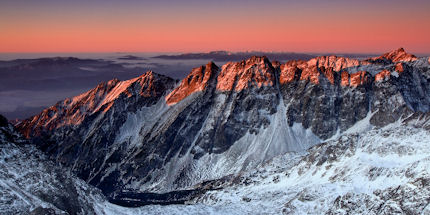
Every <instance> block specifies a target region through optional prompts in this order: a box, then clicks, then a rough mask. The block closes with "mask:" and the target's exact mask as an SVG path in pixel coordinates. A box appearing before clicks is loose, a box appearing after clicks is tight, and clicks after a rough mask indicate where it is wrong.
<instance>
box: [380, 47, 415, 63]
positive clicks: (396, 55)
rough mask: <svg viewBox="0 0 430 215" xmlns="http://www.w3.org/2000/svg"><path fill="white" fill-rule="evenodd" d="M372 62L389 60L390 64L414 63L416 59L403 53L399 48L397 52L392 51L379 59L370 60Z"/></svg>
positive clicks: (403, 50)
mask: <svg viewBox="0 0 430 215" xmlns="http://www.w3.org/2000/svg"><path fill="white" fill-rule="evenodd" d="M372 59H373V60H389V61H392V62H399V61H406V62H409V61H415V60H417V57H416V56H415V55H413V54H409V53H407V52H406V51H405V49H403V48H399V49H397V50H393V51H391V52H387V53H385V54H383V55H381V56H379V57H376V58H372Z"/></svg>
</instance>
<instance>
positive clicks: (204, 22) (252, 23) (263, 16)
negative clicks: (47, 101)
mask: <svg viewBox="0 0 430 215" xmlns="http://www.w3.org/2000/svg"><path fill="white" fill-rule="evenodd" d="M14 2H16V1H10V2H8V1H5V2H4V3H1V4H3V5H2V6H0V52H114V51H126V52H198V51H211V50H230V51H244V50H261V51H295V52H367V53H370V52H375V53H380V52H385V51H389V50H392V49H395V48H398V47H404V48H406V50H407V51H408V52H412V53H429V52H430V24H429V23H430V12H429V11H430V3H429V1H421V0H414V1H396V0H393V1H384V0H374V1H363V2H361V3H350V2H348V1H339V0H333V1H302V2H305V3H302V2H294V1H291V0H290V1H279V0H271V1H252V0H251V1H238V2H239V3H234V4H232V3H229V2H228V1H220V2H218V3H214V2H209V1H208V2H206V1H201V2H199V1H193V0H188V1H184V2H182V4H177V3H168V2H165V1H161V3H157V4H156V3H145V2H144V1H143V2H142V1H117V2H115V1H95V2H98V3H99V4H101V5H98V4H95V3H94V2H93V3H92V4H88V5H86V4H87V3H85V1H82V2H80V4H79V3H64V2H63V1H52V0H51V1H48V0H46V1H41V2H42V3H40V4H36V3H33V4H32V3H28V4H19V3H14ZM58 2H61V3H58ZM78 2H79V1H78ZM103 2H107V3H103ZM121 2H123V3H121Z"/></svg>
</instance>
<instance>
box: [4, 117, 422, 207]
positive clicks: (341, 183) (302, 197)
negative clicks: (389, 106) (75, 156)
mask: <svg viewBox="0 0 430 215" xmlns="http://www.w3.org/2000/svg"><path fill="white" fill-rule="evenodd" d="M0 136H1V135H0ZM2 142H4V139H2ZM0 146H1V147H0V149H1V150H0V152H1V153H0V166H1V169H0V194H1V196H0V209H1V211H3V212H5V213H6V214H8V213H11V214H14V213H24V214H25V213H28V212H29V211H33V212H34V211H35V210H39V211H40V210H42V209H43V208H50V209H51V212H55V213H57V214H63V213H72V214H73V213H77V214H93V213H96V214H115V215H121V214H281V213H284V214H324V213H326V214H430V206H429V202H430V173H429V171H430V132H429V131H427V130H425V129H422V128H414V127H406V126H401V125H392V126H388V127H385V128H383V129H373V130H370V131H367V132H361V133H351V134H348V135H345V136H341V137H340V138H339V139H336V140H331V141H329V142H326V143H323V144H320V145H317V146H314V147H312V148H311V149H309V150H308V151H307V152H306V153H303V154H298V153H288V154H285V155H282V156H278V157H275V158H274V159H273V160H271V161H270V162H267V163H265V164H263V165H261V166H259V167H258V168H257V169H256V170H253V171H250V172H244V173H242V174H241V175H239V176H237V177H236V178H234V179H232V180H230V181H228V182H224V184H223V185H222V187H223V189H221V190H216V191H210V192H207V193H206V194H204V195H202V196H200V197H199V198H198V199H195V200H193V201H192V202H189V205H169V206H158V205H151V206H144V207H139V208H124V207H120V206H116V205H113V204H111V203H109V202H107V201H106V199H105V198H104V197H103V196H102V195H101V194H100V192H99V191H97V189H95V188H92V187H90V186H88V185H86V184H85V183H84V182H83V181H81V180H79V179H76V178H75V177H74V176H72V175H68V174H65V175H62V174H63V173H62V171H61V170H59V169H56V167H54V166H53V164H52V163H50V162H49V161H47V160H46V159H45V158H44V156H43V155H42V154H40V153H39V152H38V151H36V150H35V149H34V148H32V147H31V146H22V145H21V146H19V147H17V146H16V145H15V146H14V145H13V144H12V143H6V144H5V143H2V144H0ZM71 204H72V205H71ZM44 212H46V211H43V210H42V211H41V213H44Z"/></svg>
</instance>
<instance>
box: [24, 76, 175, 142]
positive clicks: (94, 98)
mask: <svg viewBox="0 0 430 215" xmlns="http://www.w3.org/2000/svg"><path fill="white" fill-rule="evenodd" d="M174 82H175V81H174V80H173V79H171V78H169V77H167V76H163V75H159V74H156V73H153V72H152V71H149V72H146V73H144V74H143V75H141V76H139V77H137V78H134V79H130V80H126V81H119V80H118V79H112V80H110V81H107V82H103V83H101V84H99V85H97V87H95V88H93V89H91V90H89V91H87V92H85V93H83V94H81V95H78V96H75V97H73V98H67V99H65V100H63V101H60V102H58V103H57V104H55V105H54V106H51V107H49V108H47V109H45V110H43V111H42V112H41V113H40V114H39V115H36V116H33V117H32V118H30V119H27V120H24V121H23V122H22V123H21V124H20V130H21V131H22V132H23V133H24V134H25V136H27V137H29V136H31V135H34V134H32V133H38V132H40V131H41V129H47V130H52V129H55V128H59V127H62V126H65V125H79V124H81V123H82V122H83V120H85V118H87V116H89V115H92V114H95V113H105V112H107V111H108V110H110V108H111V107H112V106H113V104H114V103H115V101H116V100H117V99H119V98H130V97H136V100H138V99H150V100H151V97H153V98H159V97H161V96H162V95H163V94H164V93H165V92H166V90H167V89H169V88H170V87H172V86H173V84H174ZM154 100H156V99H154ZM34 127H37V128H38V130H37V129H36V130H33V129H32V128H34Z"/></svg>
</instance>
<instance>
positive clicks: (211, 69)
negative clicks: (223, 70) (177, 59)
mask: <svg viewBox="0 0 430 215" xmlns="http://www.w3.org/2000/svg"><path fill="white" fill-rule="evenodd" d="M218 70H219V68H218V66H216V65H215V63H214V62H209V63H208V64H206V66H200V67H198V68H194V69H193V70H192V71H191V73H190V74H189V75H188V76H187V77H186V78H184V79H183V80H182V82H181V84H180V85H179V86H178V87H177V88H176V89H174V90H173V91H172V92H171V93H170V94H169V95H167V96H166V98H165V100H166V103H167V104H168V105H172V104H176V103H177V102H179V101H181V100H182V99H184V98H186V97H187V96H189V95H191V94H192V93H195V92H199V91H203V90H204V89H206V88H207V87H208V84H209V80H211V79H212V78H213V77H215V76H216V74H217V72H218Z"/></svg>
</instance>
